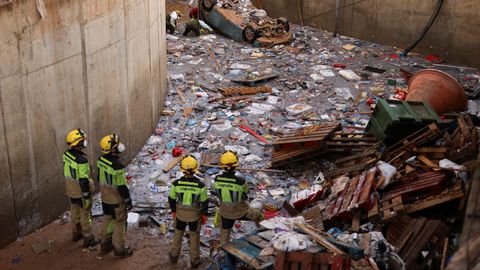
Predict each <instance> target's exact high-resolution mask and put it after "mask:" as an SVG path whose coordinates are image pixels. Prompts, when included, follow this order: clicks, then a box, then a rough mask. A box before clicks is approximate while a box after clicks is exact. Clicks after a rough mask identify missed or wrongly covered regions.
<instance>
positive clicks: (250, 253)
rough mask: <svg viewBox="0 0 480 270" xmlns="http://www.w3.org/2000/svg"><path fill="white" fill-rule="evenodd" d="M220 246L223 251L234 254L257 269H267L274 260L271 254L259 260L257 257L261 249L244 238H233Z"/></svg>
mask: <svg viewBox="0 0 480 270" xmlns="http://www.w3.org/2000/svg"><path fill="white" fill-rule="evenodd" d="M221 248H222V249H223V250H224V251H225V252H227V253H229V254H231V255H233V256H235V257H236V258H238V259H239V260H241V261H243V262H244V263H246V264H248V265H249V266H250V267H253V268H254V269H257V270H260V269H268V268H269V267H271V266H272V265H273V262H274V257H273V256H268V257H267V258H262V260H260V259H259V257H260V251H261V250H260V249H259V248H257V247H255V246H253V245H251V244H250V243H248V242H247V241H245V240H241V239H239V240H235V241H232V242H229V243H226V244H225V245H223V246H222V247H221Z"/></svg>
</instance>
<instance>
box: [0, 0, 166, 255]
mask: <svg viewBox="0 0 480 270" xmlns="http://www.w3.org/2000/svg"><path fill="white" fill-rule="evenodd" d="M42 2H43V3H44V5H45V10H46V14H45V16H44V18H43V19H42V18H41V16H40V12H39V10H42V6H41V5H40V6H37V4H38V3H40V4H41V3H42ZM164 10H165V1H158V0H62V1H58V0H43V1H42V0H15V1H13V3H12V4H9V5H6V6H1V7H0V25H1V30H0V60H1V62H0V116H1V118H0V172H1V174H0V187H1V188H0V205H1V207H0V220H1V222H0V246H3V245H5V244H6V243H9V242H10V241H12V240H14V239H15V238H16V237H17V236H18V235H24V234H26V233H29V232H31V231H32V230H34V229H36V228H38V227H40V226H42V225H44V224H46V223H49V222H51V221H52V220H54V219H56V218H57V217H58V215H59V214H61V213H62V212H63V211H64V210H66V209H67V205H68V199H67V198H66V197H65V196H64V195H63V194H64V180H63V177H62V173H63V172H62V162H61V154H62V152H63V151H64V150H65V148H66V144H65V135H66V133H67V132H68V131H70V130H71V129H74V128H77V127H82V128H83V129H84V130H85V131H87V134H88V138H89V141H90V145H89V147H88V150H87V153H88V155H89V157H90V161H91V165H92V166H93V165H94V161H95V159H96V157H98V155H99V149H98V142H99V140H100V139H101V137H102V136H104V135H106V134H108V133H111V132H116V133H117V134H119V136H120V138H121V140H123V141H124V142H125V144H126V145H127V150H128V151H127V153H126V155H125V157H124V159H125V161H126V160H128V159H130V158H131V157H133V155H134V154H135V153H136V151H138V150H139V149H140V148H141V147H142V146H143V144H144V142H145V140H146V139H147V138H148V136H149V135H150V134H151V131H152V130H153V128H154V127H155V125H156V123H157V121H158V119H159V117H160V114H161V111H162V107H163V100H164V95H165V91H166V43H165V27H164V25H165V23H164V20H165V14H164Z"/></svg>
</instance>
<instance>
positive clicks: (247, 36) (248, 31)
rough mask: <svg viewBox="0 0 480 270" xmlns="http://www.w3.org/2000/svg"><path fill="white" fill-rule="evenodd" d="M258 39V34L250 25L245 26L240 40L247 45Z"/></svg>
mask: <svg viewBox="0 0 480 270" xmlns="http://www.w3.org/2000/svg"><path fill="white" fill-rule="evenodd" d="M257 37H258V32H257V30H255V28H253V26H251V25H247V26H246V27H245V28H244V29H243V31H242V38H243V40H244V41H246V42H248V43H253V42H254V41H255V40H256V39H257Z"/></svg>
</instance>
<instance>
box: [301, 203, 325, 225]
mask: <svg viewBox="0 0 480 270" xmlns="http://www.w3.org/2000/svg"><path fill="white" fill-rule="evenodd" d="M300 216H303V218H304V219H305V223H307V224H308V225H309V226H311V227H313V228H315V229H316V230H320V231H323V230H324V227H323V221H324V220H325V216H324V214H323V211H322V210H321V209H320V207H319V206H318V205H315V206H314V207H312V208H310V209H308V210H306V211H303V212H302V213H301V214H300Z"/></svg>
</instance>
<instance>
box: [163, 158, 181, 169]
mask: <svg viewBox="0 0 480 270" xmlns="http://www.w3.org/2000/svg"><path fill="white" fill-rule="evenodd" d="M180 160H182V156H180V157H176V158H174V159H173V160H172V161H170V162H169V163H168V164H167V165H165V167H163V169H162V171H163V172H164V173H167V172H168V171H170V170H171V169H172V168H173V167H175V165H177V164H178V163H179V162H180Z"/></svg>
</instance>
